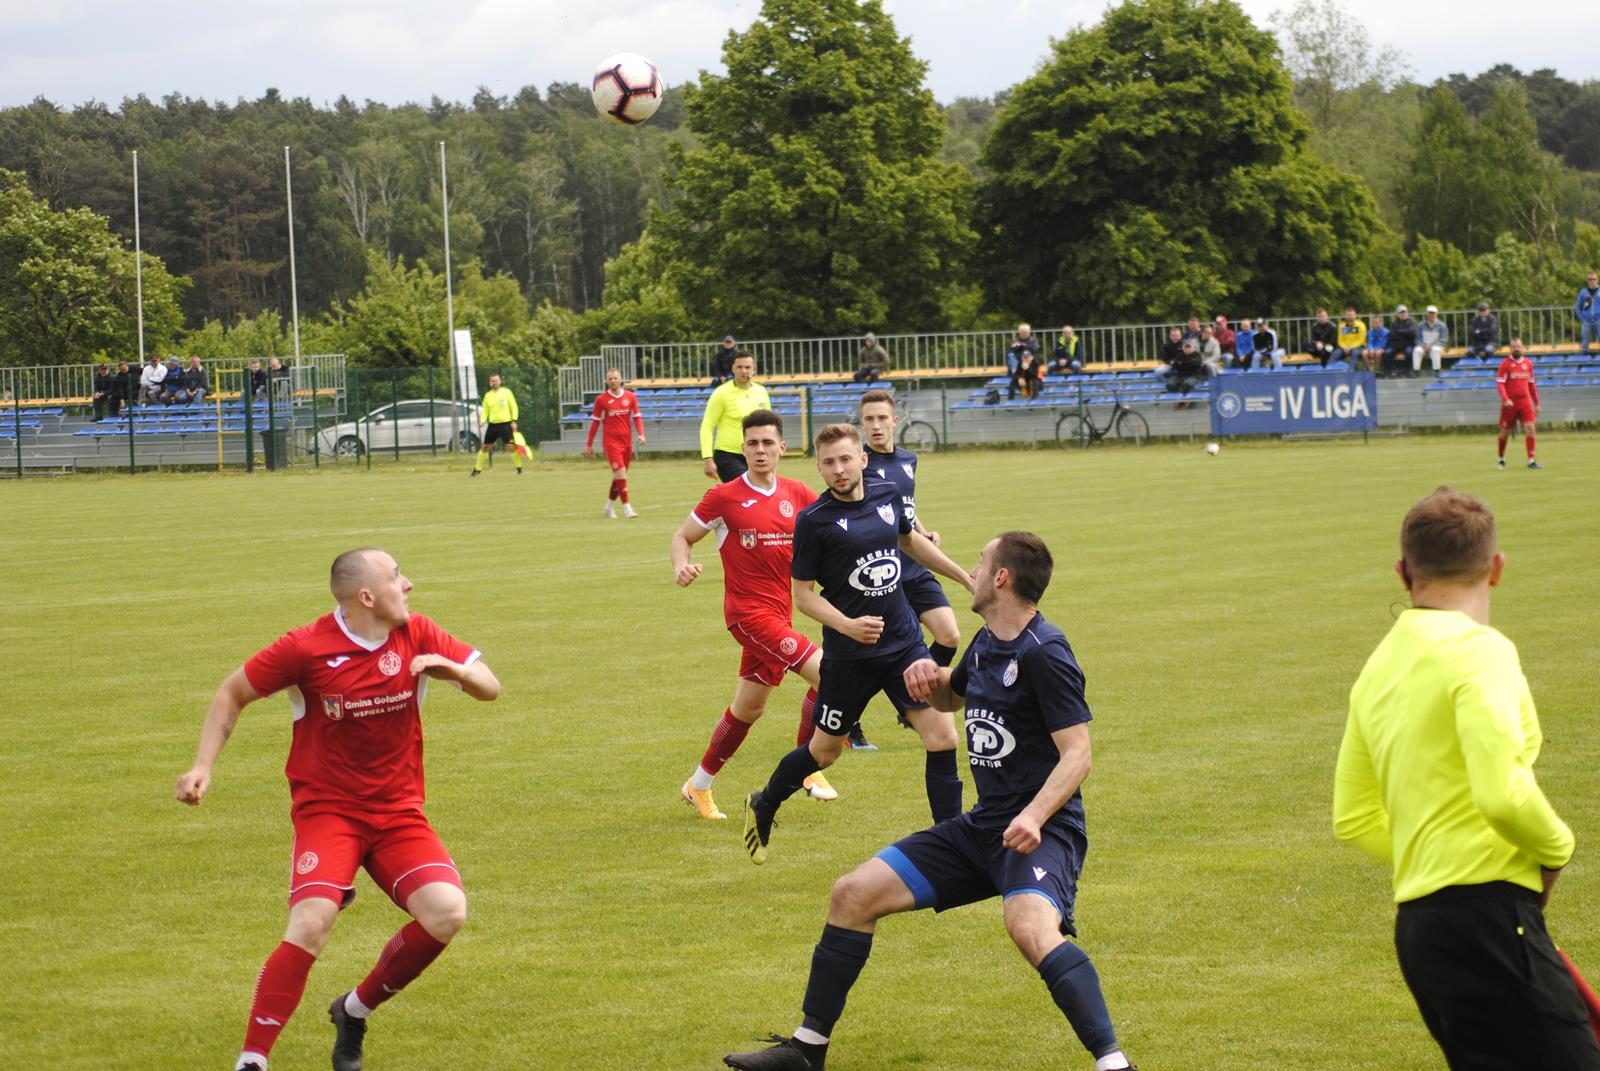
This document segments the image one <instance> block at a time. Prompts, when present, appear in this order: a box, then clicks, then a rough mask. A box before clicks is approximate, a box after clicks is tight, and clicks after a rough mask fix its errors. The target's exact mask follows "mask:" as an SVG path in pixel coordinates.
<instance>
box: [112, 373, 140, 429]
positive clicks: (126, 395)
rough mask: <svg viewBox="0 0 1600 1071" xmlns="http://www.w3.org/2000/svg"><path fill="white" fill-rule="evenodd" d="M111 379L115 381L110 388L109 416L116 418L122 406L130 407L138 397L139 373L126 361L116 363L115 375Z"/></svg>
mask: <svg viewBox="0 0 1600 1071" xmlns="http://www.w3.org/2000/svg"><path fill="white" fill-rule="evenodd" d="M111 378H112V379H113V380H115V383H114V384H113V386H112V388H111V415H112V416H118V415H120V414H121V412H122V408H123V407H124V406H130V407H131V406H132V405H133V402H134V399H135V398H137V397H139V373H138V372H136V371H134V369H133V366H132V365H131V364H129V363H128V362H127V361H118V362H117V374H116V375H114V376H112V377H111Z"/></svg>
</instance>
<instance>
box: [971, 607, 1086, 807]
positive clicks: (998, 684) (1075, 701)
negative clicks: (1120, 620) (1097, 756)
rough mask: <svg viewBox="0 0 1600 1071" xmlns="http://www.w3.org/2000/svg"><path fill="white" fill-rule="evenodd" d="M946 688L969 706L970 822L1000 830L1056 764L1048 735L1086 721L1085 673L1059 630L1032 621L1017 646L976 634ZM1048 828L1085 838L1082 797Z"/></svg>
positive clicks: (1038, 618)
mask: <svg viewBox="0 0 1600 1071" xmlns="http://www.w3.org/2000/svg"><path fill="white" fill-rule="evenodd" d="M950 687H951V690H953V691H954V692H955V693H956V694H957V695H959V696H962V697H963V699H964V700H965V706H966V723H967V758H968V761H969V762H970V763H971V764H972V780H973V781H974V782H975V783H976V784H977V786H978V802H977V805H976V806H974V807H973V808H972V812H971V814H972V820H973V821H974V822H975V823H977V824H978V825H980V826H983V827H985V828H993V829H1004V828H1005V827H1006V826H1008V825H1010V824H1011V820H1012V819H1013V818H1015V817H1016V816H1017V815H1018V814H1020V813H1021V812H1022V809H1023V808H1024V807H1026V806H1027V805H1028V804H1029V803H1032V802H1033V798H1034V796H1036V795H1038V793H1039V790H1040V789H1041V788H1043V787H1044V783H1045V781H1047V780H1048V779H1049V777H1050V774H1051V772H1052V771H1054V770H1055V768H1056V766H1057V764H1059V763H1060V761H1061V752H1060V750H1059V749H1058V748H1057V747H1056V743H1055V741H1054V740H1052V739H1051V737H1050V734H1051V733H1053V732H1058V731H1060V730H1062V729H1066V728H1069V727H1070V726H1073V725H1080V724H1082V723H1084V722H1086V721H1088V720H1089V719H1090V717H1091V715H1090V713H1089V704H1088V702H1087V701H1086V700H1085V699H1084V694H1083V689H1084V680H1083V670H1081V669H1080V668H1078V660H1077V658H1076V657H1075V656H1074V655H1073V653H1072V647H1071V645H1069V644H1068V643H1067V638H1066V636H1065V635H1063V634H1062V632H1061V630H1060V629H1058V628H1056V627H1055V626H1054V625H1052V624H1051V623H1050V622H1048V621H1046V620H1045V619H1044V615H1043V614H1040V613H1035V614H1034V616H1033V620H1032V621H1030V622H1029V623H1028V627H1027V628H1025V629H1023V630H1022V632H1020V633H1019V634H1018V635H1017V638H1016V639H1014V640H1009V641H1002V640H999V639H997V638H996V637H995V636H994V634H993V633H991V632H990V631H989V629H988V628H987V627H984V628H981V629H979V630H978V634H977V635H976V636H974V637H973V638H972V643H971V644H970V645H969V646H968V647H967V650H966V653H965V654H963V655H962V656H961V661H960V663H959V664H958V665H957V666H956V668H955V671H954V673H953V674H952V675H951V678H950ZM1050 823H1052V824H1059V825H1064V826H1068V827H1070V828H1072V829H1075V830H1077V831H1078V832H1079V833H1084V832H1086V830H1085V828H1084V819H1083V793H1082V792H1081V791H1079V792H1074V793H1073V794H1072V798H1071V799H1069V800H1068V801H1067V802H1066V804H1065V805H1064V806H1063V807H1062V808H1061V809H1060V810H1059V811H1057V812H1056V813H1055V814H1054V815H1053V816H1052V817H1051V818H1050Z"/></svg>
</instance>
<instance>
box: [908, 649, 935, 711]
mask: <svg viewBox="0 0 1600 1071" xmlns="http://www.w3.org/2000/svg"><path fill="white" fill-rule="evenodd" d="M905 678H906V691H908V692H910V693H911V698H912V699H915V700H916V701H917V702H919V703H926V702H927V701H928V700H929V698H930V697H932V695H933V690H934V689H935V688H936V687H938V685H939V663H937V662H935V661H934V660H933V659H931V658H919V659H917V660H916V661H915V662H913V663H911V664H910V665H909V666H907V667H906V672H905Z"/></svg>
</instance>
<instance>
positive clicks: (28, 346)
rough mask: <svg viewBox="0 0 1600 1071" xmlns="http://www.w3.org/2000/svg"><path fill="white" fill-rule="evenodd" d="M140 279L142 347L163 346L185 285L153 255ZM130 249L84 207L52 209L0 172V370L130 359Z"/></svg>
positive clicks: (134, 347) (133, 310)
mask: <svg viewBox="0 0 1600 1071" xmlns="http://www.w3.org/2000/svg"><path fill="white" fill-rule="evenodd" d="M141 264H142V269H143V275H144V318H145V319H144V326H145V348H146V350H147V351H150V352H154V351H157V350H161V349H164V348H166V347H168V346H170V345H171V343H172V340H173V338H174V337H175V336H176V335H177V333H178V330H179V328H180V327H181V326H182V323H183V318H182V314H181V312H180V311H179V308H178V299H179V296H180V295H181V294H182V291H183V288H184V286H185V285H187V282H188V280H186V279H181V278H174V277H173V276H172V275H170V274H168V272H167V270H166V267H165V266H164V265H163V264H162V263H161V262H160V261H159V260H158V259H156V258H155V257H152V256H150V255H148V254H146V255H145V256H144V258H143V260H142V262H141ZM137 304H138V301H137V290H136V286H135V265H134V254H133V251H132V250H129V249H126V248H124V247H123V245H122V243H121V242H120V241H119V240H118V239H117V237H116V236H115V235H113V234H112V233H111V228H110V227H109V226H108V224H107V221H106V219H105V218H104V217H103V216H98V215H95V214H94V213H93V212H91V211H89V210H88V209H86V208H72V209H68V210H66V211H61V212H57V211H52V210H51V209H50V207H49V206H48V205H46V204H45V203H44V201H42V200H40V199H39V198H38V197H35V196H34V194H33V192H32V191H31V190H29V188H28V184H27V180H26V179H25V178H24V177H23V176H22V175H20V174H18V173H16V172H14V171H4V170H0V364H6V365H24V364H77V363H82V362H87V361H89V360H92V359H93V358H94V357H95V355H96V354H99V353H106V354H110V355H112V356H114V357H117V358H126V359H129V360H137V359H138V340H137V336H138V328H137Z"/></svg>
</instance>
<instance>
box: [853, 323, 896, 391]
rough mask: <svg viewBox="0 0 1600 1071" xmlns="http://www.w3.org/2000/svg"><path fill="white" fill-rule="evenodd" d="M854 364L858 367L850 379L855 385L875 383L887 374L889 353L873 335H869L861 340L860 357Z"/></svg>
mask: <svg viewBox="0 0 1600 1071" xmlns="http://www.w3.org/2000/svg"><path fill="white" fill-rule="evenodd" d="M856 363H857V364H858V365H859V366H860V367H858V368H857V369H856V374H855V375H854V376H852V377H851V378H852V379H854V380H855V381H856V382H857V383H876V382H877V381H878V380H880V379H882V378H883V377H884V376H886V375H888V374H889V351H888V350H886V349H884V348H883V347H882V346H880V345H879V344H878V339H877V337H876V336H875V335H872V334H870V333H869V334H868V335H867V337H866V338H864V339H862V340H861V356H860V358H859V359H858V360H857V362H856Z"/></svg>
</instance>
